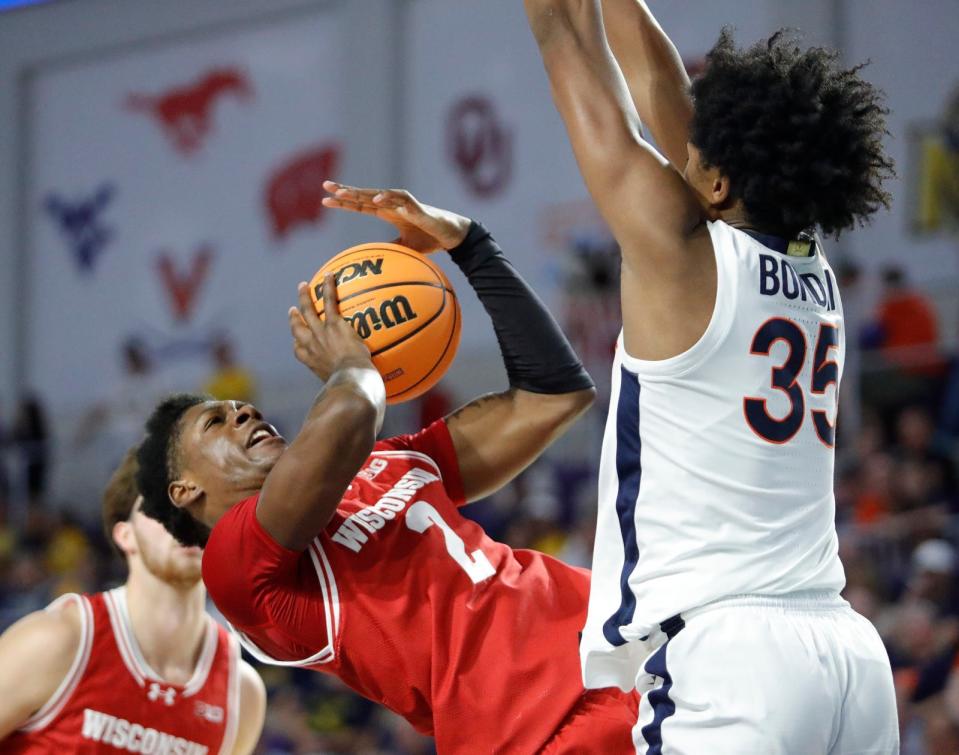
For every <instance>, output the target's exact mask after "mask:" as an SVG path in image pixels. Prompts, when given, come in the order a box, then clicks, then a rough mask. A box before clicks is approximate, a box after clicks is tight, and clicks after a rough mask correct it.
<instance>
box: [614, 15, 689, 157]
mask: <svg viewBox="0 0 959 755" xmlns="http://www.w3.org/2000/svg"><path fill="white" fill-rule="evenodd" d="M603 23H604V26H605V28H606V36H607V38H608V39H609V46H610V48H611V49H612V51H613V56H614V57H615V58H616V62H617V63H619V67H620V68H621V69H622V71H623V76H624V77H625V79H626V84H627V86H628V87H629V94H630V96H631V97H632V99H633V103H634V104H635V105H636V110H637V111H638V112H639V117H640V118H641V119H642V121H643V123H644V124H645V125H646V128H648V129H649V132H650V134H652V136H653V139H654V140H655V142H656V144H657V146H658V147H659V149H660V150H661V151H662V152H663V154H664V155H666V157H667V158H668V159H669V162H670V163H672V165H673V167H674V168H676V170H678V171H679V172H680V173H682V172H683V171H684V170H685V168H686V161H687V159H688V153H687V152H686V142H688V141H689V124H690V121H691V120H692V117H693V101H692V98H691V97H690V95H689V76H687V74H686V68H685V66H684V65H683V61H682V58H680V56H679V53H678V52H677V51H676V47H675V46H674V45H673V43H672V41H671V40H670V39H669V37H667V36H666V33H665V32H664V31H663V28H662V27H661V26H660V25H659V23H658V22H657V21H656V19H655V18H654V17H653V14H652V13H651V12H650V10H649V7H648V5H647V4H646V2H645V0H603Z"/></svg>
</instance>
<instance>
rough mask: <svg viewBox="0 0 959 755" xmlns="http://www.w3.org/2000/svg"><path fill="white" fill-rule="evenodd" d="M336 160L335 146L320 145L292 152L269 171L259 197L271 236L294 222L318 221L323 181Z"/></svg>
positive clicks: (283, 234) (333, 169)
mask: <svg viewBox="0 0 959 755" xmlns="http://www.w3.org/2000/svg"><path fill="white" fill-rule="evenodd" d="M339 161H340V151H339V148H338V147H335V146H332V145H322V146H319V147H314V148H312V149H308V150H305V151H303V152H299V153H297V154H295V155H293V156H292V157H290V158H289V159H287V160H286V161H285V162H284V163H283V164H282V165H280V167H279V168H277V169H276V170H275V171H273V173H272V174H271V175H270V177H269V179H267V183H266V188H265V189H264V197H263V198H264V202H265V204H266V210H267V214H268V215H269V218H270V225H271V227H272V231H273V237H274V238H275V239H278V240H279V239H283V238H285V237H286V236H287V234H289V232H290V230H291V229H293V228H295V227H296V226H298V225H302V224H304V223H318V222H321V221H322V219H323V213H324V211H325V209H326V208H325V207H324V206H323V197H325V196H326V192H325V191H324V190H323V181H325V180H326V179H327V178H333V176H334V174H335V173H336V169H337V167H338V165H339Z"/></svg>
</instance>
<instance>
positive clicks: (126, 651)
mask: <svg viewBox="0 0 959 755" xmlns="http://www.w3.org/2000/svg"><path fill="white" fill-rule="evenodd" d="M121 589H122V588H119V587H118V588H116V589H114V590H110V591H109V592H105V593H103V604H104V605H105V606H106V607H107V613H108V614H109V615H110V625H111V627H112V628H113V636H114V637H115V638H116V642H117V649H118V650H119V651H120V658H122V659H123V665H124V666H126V667H127V671H129V672H130V676H132V677H133V679H134V680H135V681H136V683H137V684H139V685H140V686H141V687H144V686H146V679H145V678H144V675H143V674H141V673H140V669H139V668H138V666H137V662H136V661H135V660H134V659H133V651H132V650H131V649H130V646H129V643H128V641H127V635H126V632H125V631H124V628H123V619H122V618H121V617H120V609H119V607H118V606H117V603H116V595H117V593H118V592H119V591H120V590H121Z"/></svg>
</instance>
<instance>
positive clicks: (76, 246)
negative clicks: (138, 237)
mask: <svg viewBox="0 0 959 755" xmlns="http://www.w3.org/2000/svg"><path fill="white" fill-rule="evenodd" d="M115 193H116V191H115V190H114V188H113V185H112V184H109V183H104V184H101V185H100V187H99V188H98V189H97V190H96V191H95V192H94V193H93V195H92V196H90V197H87V198H85V199H80V200H76V201H69V200H67V199H64V198H63V197H61V196H58V195H57V194H49V195H47V198H46V200H45V201H44V208H45V209H46V211H47V213H49V215H50V217H51V218H53V220H54V221H55V222H56V223H57V225H59V226H60V230H61V232H62V233H63V235H64V236H66V238H67V242H68V243H69V244H70V249H71V251H72V252H73V256H74V259H76V262H77V266H78V268H79V269H80V272H81V273H90V272H92V271H93V268H94V265H95V264H96V261H97V258H98V257H99V256H100V255H101V254H102V253H103V250H104V249H105V248H106V246H107V244H108V243H110V241H111V239H112V238H113V229H112V228H110V227H108V226H107V225H105V224H104V223H103V221H102V218H101V215H102V214H103V211H104V210H105V209H106V208H107V206H109V204H110V202H111V201H112V199H113V196H114V194H115Z"/></svg>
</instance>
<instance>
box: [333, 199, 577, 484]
mask: <svg viewBox="0 0 959 755" xmlns="http://www.w3.org/2000/svg"><path fill="white" fill-rule="evenodd" d="M325 186H326V189H327V190H328V191H330V192H331V193H332V194H333V196H332V197H329V198H327V199H325V200H324V204H326V206H327V207H335V208H338V209H345V210H350V211H353V212H361V213H363V214H366V215H374V216H376V217H379V218H381V219H382V220H386V221H387V222H389V223H392V224H393V225H394V226H396V227H397V229H398V230H399V233H400V235H399V238H398V239H397V241H398V242H399V243H402V244H405V245H407V246H410V247H412V248H414V249H416V250H417V251H421V252H433V251H436V250H438V249H447V250H450V254H451V256H452V259H453V261H454V262H455V263H456V264H457V265H458V266H459V268H460V269H461V270H462V271H463V273H464V275H466V277H467V279H468V280H469V282H470V285H471V286H472V287H473V290H474V291H476V295H477V296H478V297H479V300H480V302H481V303H482V304H483V306H484V308H485V309H486V311H487V313H489V315H490V318H491V319H492V321H493V329H494V330H495V332H496V338H497V340H498V341H499V345H500V350H501V351H502V353H503V361H504V363H505V366H506V372H507V376H508V377H509V382H510V389H509V390H507V391H505V392H503V393H497V394H489V395H487V396H482V397H480V398H478V399H476V400H475V401H472V402H471V403H469V404H467V405H466V406H464V407H463V408H461V409H459V410H457V411H456V412H454V413H453V414H451V415H450V416H449V417H447V418H446V424H447V427H448V428H449V431H450V436H451V437H452V439H453V445H454V447H455V449H456V456H457V461H458V463H459V468H460V476H461V478H462V480H463V488H464V493H465V497H466V500H468V501H473V500H476V499H478V498H482V497H484V496H486V495H489V494H490V493H492V492H493V491H495V490H497V489H498V488H500V487H502V486H503V485H505V484H506V483H507V482H509V481H510V480H511V479H513V477H515V476H516V475H517V474H519V473H520V472H521V471H523V470H524V469H525V468H526V467H527V466H529V464H531V463H532V462H533V461H534V460H535V459H536V457H538V456H539V455H540V454H541V453H542V452H543V451H544V450H545V449H546V448H547V447H548V446H549V445H550V444H551V443H552V442H553V441H554V440H555V439H556V438H557V437H559V435H560V434H562V432H563V431H564V430H565V429H566V428H567V427H569V425H570V424H571V423H572V422H573V421H574V420H576V418H577V417H579V416H580V415H581V414H582V413H583V412H584V411H586V409H588V408H589V406H590V405H591V404H592V402H593V398H594V396H595V390H594V388H593V381H592V380H591V379H590V377H589V375H588V374H587V373H586V370H585V369H583V365H582V364H581V363H580V361H579V358H578V357H577V356H576V354H575V353H574V351H573V349H572V347H571V346H570V345H569V342H568V341H567V340H566V337H565V336H564V335H563V333H562V331H561V330H560V329H559V326H558V325H557V324H556V322H555V321H554V320H553V318H552V316H551V315H550V313H549V311H548V310H547V309H546V307H545V306H544V305H543V303H542V302H541V301H540V300H539V297H537V296H536V294H535V293H534V292H533V290H532V289H531V288H530V287H529V286H528V285H527V284H526V282H525V281H524V280H523V279H522V278H521V277H520V276H519V274H518V273H517V272H516V270H515V269H514V268H513V266H512V265H511V264H510V263H509V261H508V260H507V259H506V257H505V256H504V255H503V253H502V251H501V250H500V248H499V247H498V246H497V245H496V242H494V241H493V239H492V237H491V236H490V234H489V231H487V230H486V229H485V228H484V227H483V226H482V225H480V224H478V223H476V222H471V221H470V220H469V218H466V217H464V216H462V215H457V214H455V213H452V212H449V211H448V210H440V209H438V208H435V207H430V206H429V205H424V204H421V203H420V202H418V201H417V200H416V199H415V198H414V197H412V196H411V195H410V194H409V192H406V191H390V190H381V189H358V188H355V187H352V186H344V185H342V184H337V183H333V182H331V181H328V182H327V183H326V184H325Z"/></svg>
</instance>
